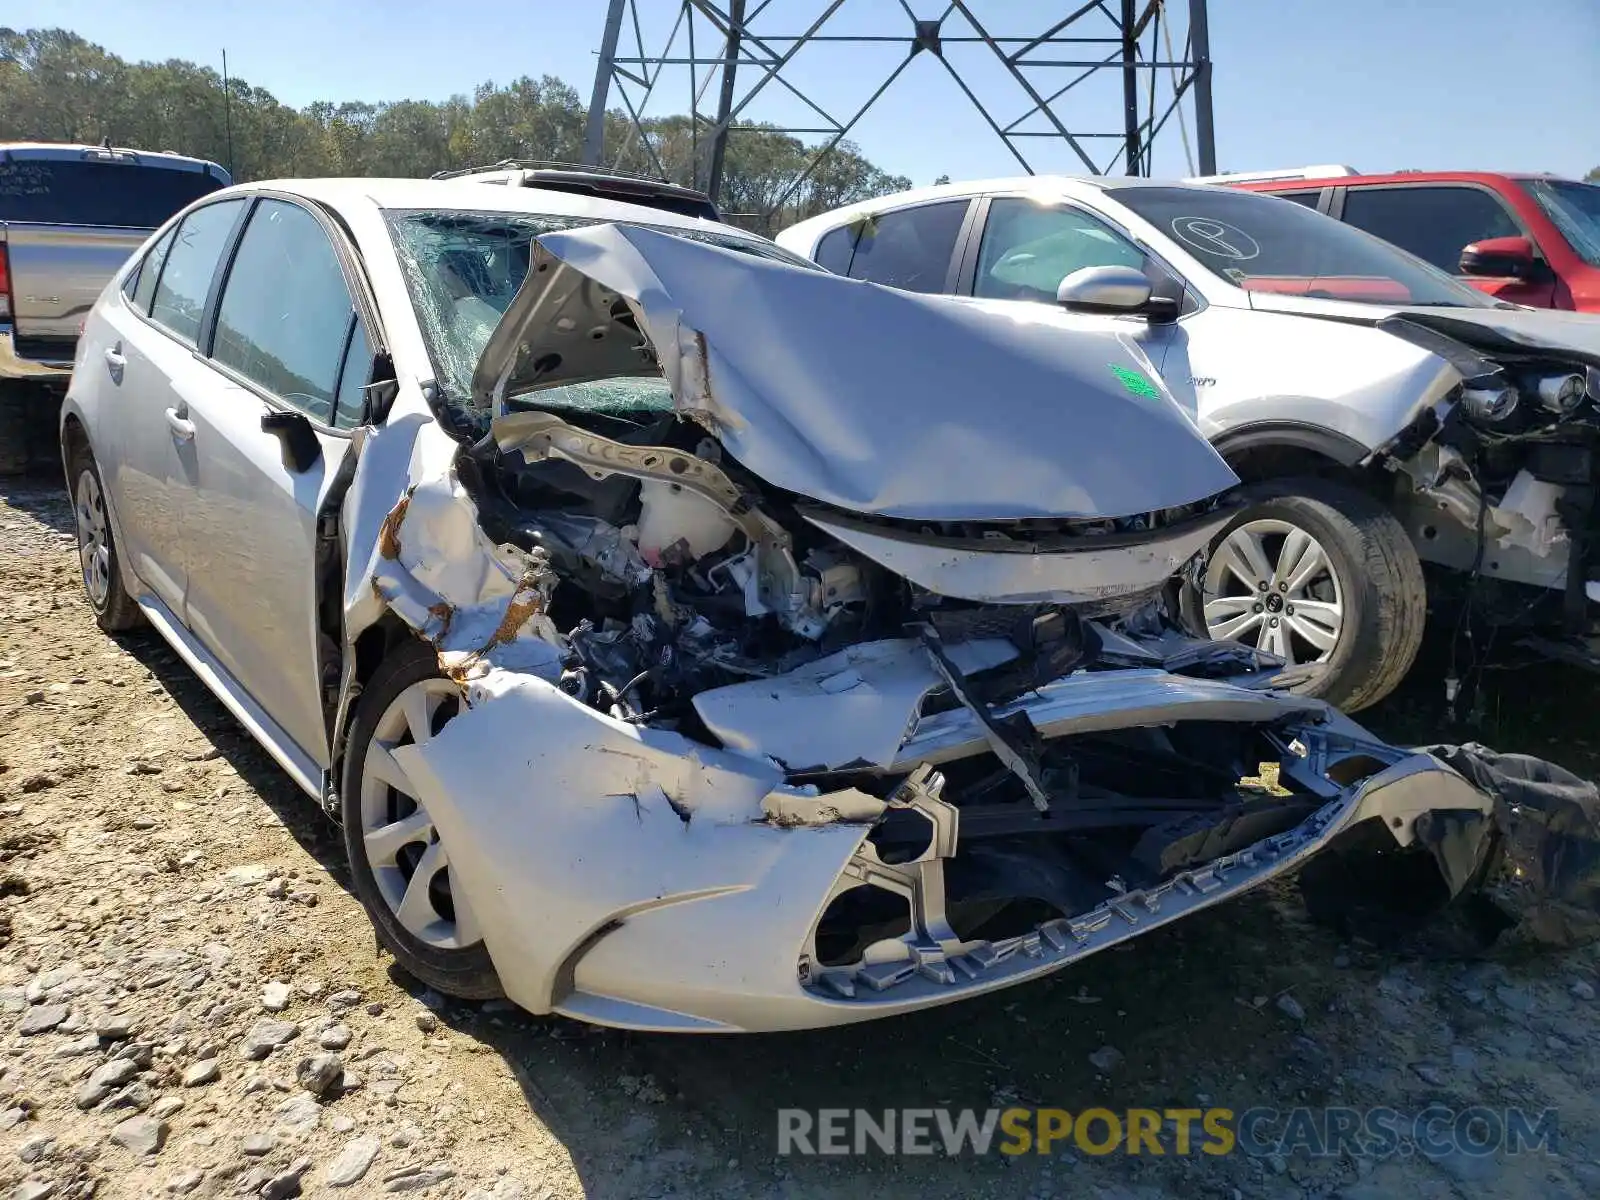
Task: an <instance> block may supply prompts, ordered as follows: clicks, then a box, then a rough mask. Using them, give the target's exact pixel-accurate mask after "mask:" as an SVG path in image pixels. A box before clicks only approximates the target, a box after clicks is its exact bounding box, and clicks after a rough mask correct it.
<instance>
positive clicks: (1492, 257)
mask: <svg viewBox="0 0 1600 1200" xmlns="http://www.w3.org/2000/svg"><path fill="white" fill-rule="evenodd" d="M1460 270H1461V274H1463V275H1488V276H1493V277H1496V278H1501V279H1521V280H1524V281H1527V282H1530V283H1531V282H1536V281H1538V280H1540V279H1542V278H1543V277H1544V276H1545V274H1546V273H1547V272H1548V271H1549V268H1548V267H1547V266H1546V265H1545V264H1544V262H1543V260H1542V259H1540V258H1539V255H1538V253H1537V252H1536V251H1535V250H1534V248H1533V243H1532V242H1530V241H1529V240H1528V239H1527V238H1525V237H1497V238H1484V239H1483V240H1482V241H1481V242H1473V243H1472V244H1471V245H1470V246H1468V247H1467V248H1466V249H1464V250H1463V251H1462V252H1461V266H1460Z"/></svg>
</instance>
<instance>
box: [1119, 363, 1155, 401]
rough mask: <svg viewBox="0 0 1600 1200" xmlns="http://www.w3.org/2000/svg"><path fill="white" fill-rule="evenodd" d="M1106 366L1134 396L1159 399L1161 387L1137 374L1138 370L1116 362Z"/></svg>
mask: <svg viewBox="0 0 1600 1200" xmlns="http://www.w3.org/2000/svg"><path fill="white" fill-rule="evenodd" d="M1106 366H1108V367H1110V368H1111V373H1112V374H1113V375H1115V376H1116V377H1117V378H1118V379H1119V380H1121V381H1122V386H1123V387H1125V388H1127V389H1128V390H1129V391H1130V392H1132V393H1133V394H1134V395H1135V396H1143V397H1144V398H1145V399H1146V400H1159V399H1161V389H1160V388H1158V387H1157V386H1156V385H1155V384H1153V383H1151V382H1150V381H1149V380H1148V379H1146V378H1145V377H1144V376H1143V375H1141V374H1139V372H1137V371H1135V370H1132V369H1131V368H1129V367H1124V366H1120V365H1118V364H1117V363H1107V364H1106Z"/></svg>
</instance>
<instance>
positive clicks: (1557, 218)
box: [1522, 179, 1600, 267]
mask: <svg viewBox="0 0 1600 1200" xmlns="http://www.w3.org/2000/svg"><path fill="white" fill-rule="evenodd" d="M1522 186H1523V187H1524V188H1525V189H1526V190H1527V191H1528V192H1529V194H1531V195H1532V196H1533V198H1534V199H1535V200H1537V201H1538V202H1539V207H1540V208H1542V209H1544V214H1545V216H1547V217H1549V218H1550V220H1551V222H1552V223H1553V224H1554V225H1555V227H1556V228H1557V229H1559V230H1561V236H1562V237H1564V238H1566V239H1567V245H1569V246H1571V247H1572V249H1573V252H1574V253H1575V254H1577V256H1578V257H1579V258H1581V259H1583V261H1584V262H1586V263H1588V264H1589V265H1590V266H1591V267H1600V185H1596V184H1592V183H1573V182H1572V181H1571V180H1568V179H1524V180H1523V181H1522Z"/></svg>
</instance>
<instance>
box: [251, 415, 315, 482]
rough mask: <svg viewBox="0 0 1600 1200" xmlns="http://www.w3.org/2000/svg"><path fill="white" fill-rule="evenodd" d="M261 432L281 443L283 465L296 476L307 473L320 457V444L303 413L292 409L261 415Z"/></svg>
mask: <svg viewBox="0 0 1600 1200" xmlns="http://www.w3.org/2000/svg"><path fill="white" fill-rule="evenodd" d="M261 432H262V433H270V434H273V435H275V436H276V437H277V439H278V440H279V441H280V442H282V443H283V465H284V467H285V469H287V470H290V471H293V472H294V473H295V474H297V475H301V474H304V473H305V472H307V471H309V470H310V469H311V468H312V467H313V466H315V465H316V462H317V460H318V459H319V458H321V457H322V443H321V442H319V441H318V440H317V431H316V430H315V429H313V428H312V427H311V422H310V421H309V420H308V419H307V418H306V415H305V414H304V413H300V412H295V411H294V410H293V409H289V410H287V411H282V412H268V413H263V414H262V415H261Z"/></svg>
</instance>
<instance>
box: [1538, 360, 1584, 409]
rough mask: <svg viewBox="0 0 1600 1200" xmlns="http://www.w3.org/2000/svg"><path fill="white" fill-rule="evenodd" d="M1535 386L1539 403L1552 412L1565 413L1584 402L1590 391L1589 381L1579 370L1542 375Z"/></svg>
mask: <svg viewBox="0 0 1600 1200" xmlns="http://www.w3.org/2000/svg"><path fill="white" fill-rule="evenodd" d="M1591 369H1592V368H1591ZM1535 387H1536V390H1537V391H1538V394H1539V403H1540V404H1541V405H1542V406H1544V407H1545V408H1547V409H1549V410H1550V411H1551V412H1553V413H1561V414H1563V415H1564V414H1566V413H1569V412H1571V411H1572V410H1573V409H1575V408H1577V407H1578V405H1580V404H1582V403H1583V398H1584V396H1585V394H1586V393H1587V391H1588V383H1587V381H1586V380H1585V378H1584V376H1583V375H1581V374H1579V373H1578V372H1577V371H1567V372H1563V373H1561V374H1558V375H1544V376H1541V377H1540V378H1539V380H1538V382H1537V383H1536V384H1535Z"/></svg>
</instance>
